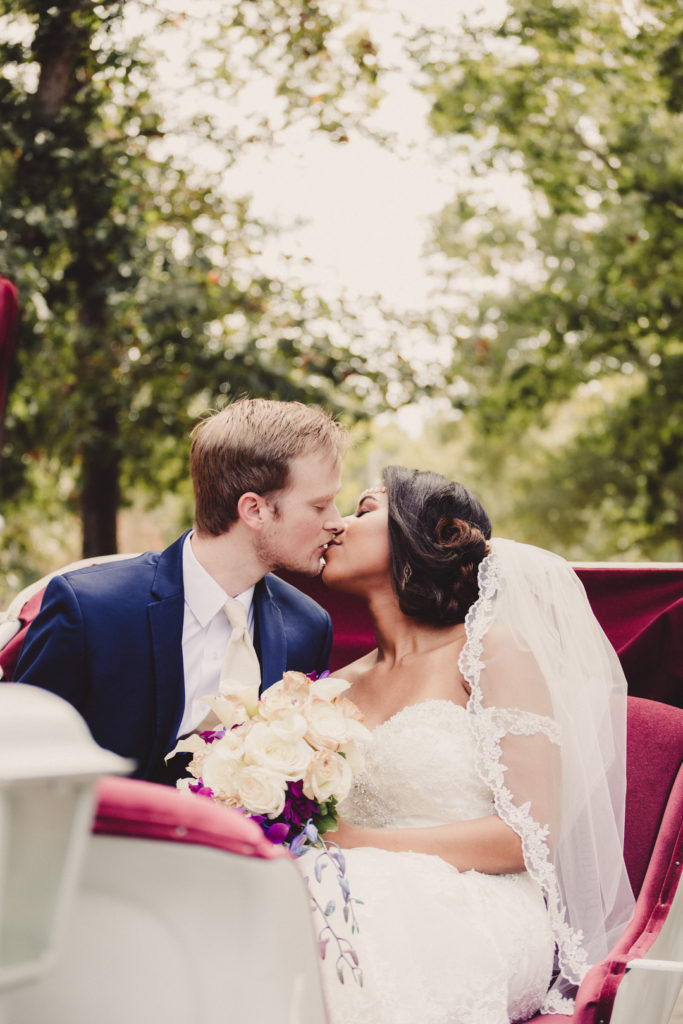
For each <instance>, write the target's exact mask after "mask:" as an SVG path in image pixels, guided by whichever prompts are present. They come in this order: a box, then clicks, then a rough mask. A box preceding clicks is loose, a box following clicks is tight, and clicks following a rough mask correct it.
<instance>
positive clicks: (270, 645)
mask: <svg viewBox="0 0 683 1024" xmlns="http://www.w3.org/2000/svg"><path fill="white" fill-rule="evenodd" d="M345 444H346V436H345V432H344V428H343V427H342V426H341V425H340V424H338V423H337V422H335V421H334V420H333V419H332V418H331V417H330V416H328V415H327V414H326V413H325V412H323V411H322V410H321V409H317V408H314V407H307V406H304V405H301V404H299V403H298V402H273V401H266V400H263V399H243V400H241V401H238V402H234V403H233V404H231V405H229V406H228V407H227V408H225V409H223V410H222V411H221V412H219V413H217V414H215V415H214V416H211V417H210V418H208V419H206V420H204V421H203V422H201V423H200V424H199V426H198V427H197V428H196V429H195V431H194V434H193V440H192V447H191V452H190V469H191V474H192V482H193V487H194V495H195V522H194V528H193V530H191V531H188V532H187V533H185V534H184V535H183V536H182V537H180V538H179V539H178V540H177V541H175V543H173V544H172V545H171V546H170V547H168V548H166V550H165V551H162V552H147V553H145V554H143V555H139V556H138V557H136V558H131V559H125V560H122V561H116V562H107V563H103V564H102V565H95V566H90V567H88V568H85V569H78V570H75V571H73V572H69V573H66V574H65V575H61V576H56V577H54V578H53V579H52V580H51V582H50V583H49V585H48V587H47V589H46V591H45V595H44V597H43V602H42V606H41V610H40V613H39V614H38V616H37V617H36V619H35V620H34V621H33V623H32V625H31V628H30V629H29V631H28V634H27V636H26V640H25V642H24V646H23V650H22V653H21V657H20V659H19V663H18V665H17V671H16V674H15V678H16V679H17V680H18V681H20V682H24V683H32V684H35V685H37V686H41V687H43V688H45V689H47V690H52V691H53V692H54V693H57V694H59V695H60V696H62V697H64V698H66V700H68V701H69V702H70V703H71V704H73V705H74V707H75V708H77V710H78V711H79V712H80V713H81V714H82V715H83V717H84V718H85V720H86V722H87V724H88V726H89V728H90V730H91V732H92V734H93V737H94V738H95V740H96V741H97V742H98V743H99V744H100V745H101V746H103V747H106V748H107V749H109V750H113V751H115V752H116V753H118V754H121V755H122V756H124V757H130V758H132V759H133V760H134V761H135V762H136V764H137V770H136V772H135V776H136V777H138V778H142V779H149V780H151V781H155V782H168V783H173V782H175V776H176V775H177V774H178V771H180V770H181V768H180V766H179V765H178V766H176V768H175V770H174V769H173V768H172V767H171V765H168V766H167V765H166V764H165V761H164V758H165V755H166V754H167V753H168V752H169V751H170V750H172V748H173V747H174V746H175V743H176V740H177V738H178V737H179V736H183V735H186V734H187V733H189V732H192V731H193V730H194V729H196V728H197V727H198V726H199V725H200V723H201V722H202V720H203V718H204V717H205V715H206V714H207V711H208V708H207V706H206V704H204V703H203V702H202V701H201V699H200V698H201V697H203V696H206V695H215V694H216V693H217V692H218V686H219V679H220V676H221V674H223V675H225V673H226V668H227V672H228V675H229V674H230V672H229V668H230V665H229V663H230V660H231V657H232V656H233V655H232V653H231V650H229V649H228V645H229V641H230V638H231V636H232V633H233V628H235V629H236V630H237V631H238V632H239V627H238V626H236V627H233V625H232V624H231V620H230V619H229V618H228V614H229V612H227V611H226V610H224V606H225V605H226V602H228V598H236V599H237V601H238V602H239V603H240V605H241V607H242V609H243V611H242V612H240V615H242V616H243V619H242V621H244V615H246V625H247V629H248V633H249V635H250V637H251V639H252V640H253V647H254V648H255V650H256V654H257V656H258V662H259V664H260V669H261V679H262V683H261V686H262V689H264V688H265V687H267V686H270V685H271V684H272V683H274V682H275V681H276V680H278V679H280V678H281V676H282V674H283V672H284V671H285V670H287V669H298V670H300V671H303V672H310V671H316V672H320V671H322V670H324V669H325V668H326V667H327V663H328V659H329V655H330V648H331V645H332V625H331V621H330V617H329V615H328V614H327V612H325V611H323V609H322V608H320V606H319V605H317V604H316V603H315V602H314V601H312V600H311V599H310V598H309V597H307V596H305V595H304V594H302V593H300V591H298V590H296V589H295V588H294V587H292V586H290V585H289V584H287V583H285V582H284V581H282V580H280V579H279V578H278V577H276V576H272V575H270V572H271V570H273V569H290V570H294V571H297V572H302V573H306V574H308V575H315V574H316V573H317V572H318V570H319V568H320V564H321V558H322V556H323V554H324V551H325V547H326V545H327V543H328V542H329V541H330V540H332V538H333V537H334V536H335V534H337V533H339V532H341V531H343V530H344V523H343V521H342V519H341V518H340V516H339V512H338V511H337V508H336V505H335V499H336V495H337V493H338V491H339V487H340V480H341V456H342V454H343V450H344V448H345ZM228 603H229V602H228ZM238 611H239V609H238ZM235 639H237V637H236V638H235ZM246 644H247V647H248V648H250V649H249V651H248V654H249V656H250V657H251V658H252V659H253V667H254V670H255V671H256V670H257V666H256V662H255V658H254V654H253V649H252V648H251V642H250V640H249V639H248V638H247V639H246ZM231 646H234V645H231ZM235 656H236V657H238V658H239V657H241V656H242V655H241V654H239V653H238V654H237V655H235ZM224 662H225V663H226V664H224ZM235 674H239V672H237V671H235Z"/></svg>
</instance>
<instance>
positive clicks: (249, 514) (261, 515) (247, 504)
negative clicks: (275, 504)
mask: <svg viewBox="0 0 683 1024" xmlns="http://www.w3.org/2000/svg"><path fill="white" fill-rule="evenodd" d="M268 513H269V508H268V502H267V501H266V499H265V498H264V497H263V496H262V495H260V494H256V492H255V491H246V492H245V493H244V494H242V495H240V498H239V500H238V502H237V515H238V517H239V520H240V522H242V523H244V525H245V526H246V527H248V528H249V529H250V530H256V531H260V530H262V529H263V527H264V525H265V523H266V521H267V519H268Z"/></svg>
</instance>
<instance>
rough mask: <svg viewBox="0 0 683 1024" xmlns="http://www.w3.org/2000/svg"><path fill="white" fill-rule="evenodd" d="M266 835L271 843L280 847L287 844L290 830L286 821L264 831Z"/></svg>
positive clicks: (277, 822) (276, 823)
mask: <svg viewBox="0 0 683 1024" xmlns="http://www.w3.org/2000/svg"><path fill="white" fill-rule="evenodd" d="M264 832H265V835H266V836H267V838H268V839H270V841H271V843H275V845H276V846H279V845H280V844H281V843H284V842H286V840H287V836H288V835H289V832H290V828H289V825H286V824H285V823H284V821H276V822H275V824H274V825H270V826H269V827H268V828H266V829H264Z"/></svg>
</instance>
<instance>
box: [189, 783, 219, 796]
mask: <svg viewBox="0 0 683 1024" xmlns="http://www.w3.org/2000/svg"><path fill="white" fill-rule="evenodd" d="M187 788H188V789H189V791H190V792H191V793H197V794H198V795H199V796H208V797H213V790H212V789H209V787H208V786H205V785H204V783H203V782H202V780H201V779H197V781H196V782H190V783H189V785H188V787H187Z"/></svg>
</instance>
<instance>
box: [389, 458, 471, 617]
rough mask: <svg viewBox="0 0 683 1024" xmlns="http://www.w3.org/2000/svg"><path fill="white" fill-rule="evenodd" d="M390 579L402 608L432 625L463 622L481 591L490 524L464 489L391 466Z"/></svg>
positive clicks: (437, 477) (443, 479)
mask: <svg viewBox="0 0 683 1024" xmlns="http://www.w3.org/2000/svg"><path fill="white" fill-rule="evenodd" d="M382 479H383V481H384V486H385V487H386V491H387V499H388V505H389V545H390V550H391V576H392V583H393V586H394V590H395V591H396V594H397V595H398V604H399V608H400V609H401V611H402V612H403V614H404V615H410V616H412V617H413V618H416V619H419V620H420V621H421V622H424V623H427V624H429V625H432V626H454V625H455V624H456V623H459V622H464V621H465V616H466V615H467V612H468V609H469V608H470V607H471V606H472V605H473V604H474V602H475V601H476V599H477V597H478V594H479V589H478V586H477V570H478V568H479V563H480V562H481V561H482V559H483V558H484V557H485V556H486V555H487V554H488V551H489V548H488V545H487V543H486V541H487V540H488V539H489V538H490V536H491V522H490V520H489V517H488V515H487V514H486V511H485V510H484V508H483V506H482V505H481V503H480V502H479V501H477V499H476V498H475V497H474V495H473V494H470V492H469V491H468V490H467V489H466V488H465V487H463V486H462V484H459V483H454V482H453V481H451V480H447V479H446V477H444V476H441V475H440V474H439V473H428V472H422V471H421V470H418V469H403V468H402V467H401V466H387V468H386V469H385V470H384V471H383V473H382Z"/></svg>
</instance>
